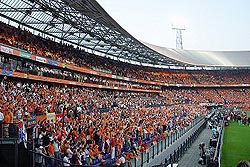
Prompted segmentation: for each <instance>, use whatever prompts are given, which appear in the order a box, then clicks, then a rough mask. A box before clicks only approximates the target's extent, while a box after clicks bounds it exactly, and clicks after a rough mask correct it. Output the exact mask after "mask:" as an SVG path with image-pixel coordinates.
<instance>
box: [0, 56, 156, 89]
mask: <svg viewBox="0 0 250 167" xmlns="http://www.w3.org/2000/svg"><path fill="white" fill-rule="evenodd" d="M0 69H4V70H8V71H17V72H23V73H26V74H33V75H39V76H45V77H50V78H58V79H64V80H71V81H77V82H85V83H92V84H99V85H105V86H114V87H121V88H125V89H126V88H134V89H148V90H161V86H157V85H149V84H143V83H135V82H129V81H123V80H119V81H118V80H115V79H110V78H104V77H100V76H96V75H90V74H85V73H80V72H74V71H70V70H66V69H60V68H56V67H52V66H45V65H44V64H41V63H38V62H31V61H29V60H24V59H15V58H12V57H10V56H9V55H0Z"/></svg>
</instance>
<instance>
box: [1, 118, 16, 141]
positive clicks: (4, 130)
mask: <svg viewBox="0 0 250 167" xmlns="http://www.w3.org/2000/svg"><path fill="white" fill-rule="evenodd" d="M19 125H20V124H19V123H3V122H1V123H0V140H1V141H2V140H5V139H18V138H19Z"/></svg>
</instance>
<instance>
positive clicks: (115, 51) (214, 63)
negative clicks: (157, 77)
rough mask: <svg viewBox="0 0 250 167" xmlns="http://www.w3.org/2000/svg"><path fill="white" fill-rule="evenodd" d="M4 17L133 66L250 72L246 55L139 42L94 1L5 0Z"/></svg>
mask: <svg viewBox="0 0 250 167" xmlns="http://www.w3.org/2000/svg"><path fill="white" fill-rule="evenodd" d="M0 9H1V10H0V17H1V18H2V19H1V20H5V21H6V22H8V23H9V24H14V25H18V26H21V27H23V28H29V29H32V31H33V32H34V33H35V34H38V33H41V34H42V36H43V37H50V38H52V39H53V40H55V41H60V42H63V43H69V44H72V45H75V46H77V47H82V48H85V49H86V51H88V52H92V53H95V54H97V55H99V56H105V57H108V58H112V59H115V60H120V61H125V62H128V63H132V64H137V65H144V66H152V67H160V68H161V67H165V68H170V69H187V70H188V69H191V70H195V69H197V70H199V69H208V70H216V69H218V70H220V69H230V68H231V69H232V68H234V69H235V68H236V69H237V68H248V67H250V56H248V55H249V52H248V51H227V52H224V51H188V50H178V49H168V48H164V47H159V46H155V45H152V44H148V43H146V42H141V41H139V40H137V39H136V38H134V37H133V36H132V35H130V34H129V33H128V32H127V31H126V30H124V29H123V28H122V27H121V26H120V25H119V24H118V23H117V22H116V21H115V20H114V19H113V18H112V17H111V16H109V14H108V13H107V12H106V11H105V10H104V9H103V8H102V7H101V6H100V5H99V4H98V3H97V2H96V1H93V0H78V1H74V0H55V1H50V0H22V1H21V0H20V1H16V0H2V1H0Z"/></svg>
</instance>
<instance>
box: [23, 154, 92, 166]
mask: <svg viewBox="0 0 250 167" xmlns="http://www.w3.org/2000/svg"><path fill="white" fill-rule="evenodd" d="M28 151H29V152H30V153H32V154H33V156H34V155H35V156H36V155H39V156H42V158H43V160H44V159H46V158H47V159H50V160H54V161H55V162H57V163H60V164H69V165H70V166H71V167H97V166H95V165H76V164H72V163H69V162H65V161H63V159H58V158H54V157H50V156H48V155H45V154H41V153H38V152H36V151H33V150H28ZM63 166H64V165H63Z"/></svg>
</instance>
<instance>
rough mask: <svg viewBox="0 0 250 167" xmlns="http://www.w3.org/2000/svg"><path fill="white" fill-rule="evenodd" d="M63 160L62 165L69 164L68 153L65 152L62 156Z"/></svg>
mask: <svg viewBox="0 0 250 167" xmlns="http://www.w3.org/2000/svg"><path fill="white" fill-rule="evenodd" d="M63 162H64V163H63V166H70V159H69V154H68V153H65V156H64V157H63Z"/></svg>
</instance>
